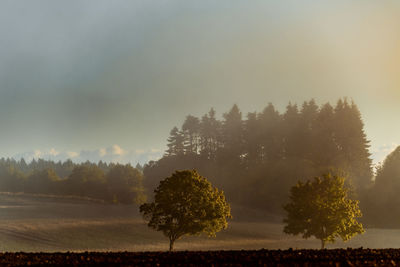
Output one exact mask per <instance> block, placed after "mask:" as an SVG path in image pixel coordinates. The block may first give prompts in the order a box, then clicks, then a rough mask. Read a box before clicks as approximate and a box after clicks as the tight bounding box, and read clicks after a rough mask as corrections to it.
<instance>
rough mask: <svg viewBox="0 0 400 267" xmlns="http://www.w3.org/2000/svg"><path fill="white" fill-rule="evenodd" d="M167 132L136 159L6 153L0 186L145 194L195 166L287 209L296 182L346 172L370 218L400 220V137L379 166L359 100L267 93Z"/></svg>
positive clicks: (248, 201)
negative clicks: (158, 152) (283, 102)
mask: <svg viewBox="0 0 400 267" xmlns="http://www.w3.org/2000/svg"><path fill="white" fill-rule="evenodd" d="M167 142H168V143H167V147H168V149H167V150H166V151H165V154H164V156H163V157H162V158H161V159H159V160H157V161H150V162H148V163H147V164H145V165H144V166H143V167H142V166H140V165H137V166H136V168H133V167H132V166H131V165H129V164H128V165H120V164H114V163H105V162H101V161H100V162H98V163H97V164H96V163H91V162H85V163H81V164H76V163H73V162H72V161H71V160H67V161H65V162H53V161H46V160H42V159H39V160H33V161H32V162H30V163H26V162H25V160H24V159H21V160H19V161H16V160H14V159H0V191H8V192H26V193H41V194H57V195H73V196H82V197H90V198H95V199H102V200H104V201H106V202H109V203H125V204H132V203H142V202H143V201H144V200H145V199H146V196H148V197H150V196H151V195H152V192H153V190H154V189H155V188H156V187H157V185H158V184H159V182H160V180H162V179H164V178H166V177H168V176H170V175H171V174H172V173H173V172H174V171H175V170H183V169H196V170H198V172H199V173H200V174H201V175H202V176H205V177H207V179H209V180H210V181H211V182H212V184H213V185H215V186H217V187H218V188H220V189H222V190H224V192H225V195H226V197H227V200H228V202H230V203H232V204H233V205H235V206H242V207H251V208H254V209H262V210H264V211H267V212H270V213H271V214H276V215H282V213H283V209H282V206H283V205H284V204H285V203H286V202H287V201H288V195H289V189H290V187H292V186H293V185H295V184H296V183H297V182H298V181H299V180H303V181H304V180H308V179H311V178H313V177H315V176H320V175H322V174H324V173H327V172H329V173H331V174H337V175H341V176H344V177H346V179H347V185H348V186H350V187H351V188H352V197H353V198H355V199H358V200H360V205H361V209H362V212H363V214H364V217H363V221H364V223H366V224H367V225H372V226H379V227H399V226H400V197H398V192H400V147H399V148H397V149H396V150H395V151H394V152H392V153H391V154H390V155H389V156H388V157H387V159H386V160H385V161H384V162H383V163H382V164H381V165H380V166H378V168H377V169H376V173H375V175H374V172H373V166H372V161H371V158H370V153H369V141H368V139H367V137H366V134H365V132H364V124H363V121H362V118H361V114H360V111H359V109H358V107H357V105H356V104H355V103H354V102H353V101H348V100H347V99H340V100H338V101H337V103H336V104H335V105H331V104H330V103H326V104H323V105H317V104H316V103H315V101H314V100H310V101H307V102H304V103H303V104H302V105H301V106H300V107H299V106H297V105H296V104H292V103H289V104H288V105H287V107H286V110H285V111H284V112H283V113H280V112H279V111H277V110H276V109H275V107H274V106H273V104H271V103H270V104H268V105H267V106H266V107H265V108H264V110H262V111H261V112H250V113H248V114H247V115H246V116H245V118H244V116H243V114H242V112H241V111H240V109H239V107H238V106H237V105H233V107H232V108H231V109H230V110H229V111H228V112H226V113H223V115H222V119H221V120H220V119H217V116H216V112H215V110H214V109H211V110H210V111H209V112H208V113H207V114H205V115H204V116H202V117H201V118H197V117H195V116H191V115H188V116H186V119H185V120H184V122H183V124H182V125H181V127H179V128H178V127H173V128H172V130H171V132H170V136H169V137H168V139H167ZM233 216H235V214H233Z"/></svg>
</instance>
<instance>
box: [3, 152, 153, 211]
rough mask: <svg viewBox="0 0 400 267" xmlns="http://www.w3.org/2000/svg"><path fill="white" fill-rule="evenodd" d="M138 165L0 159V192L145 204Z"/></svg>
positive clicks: (141, 175)
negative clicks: (134, 166)
mask: <svg viewBox="0 0 400 267" xmlns="http://www.w3.org/2000/svg"><path fill="white" fill-rule="evenodd" d="M142 181H143V174H142V172H141V166H140V165H137V168H133V167H132V166H130V165H129V164H128V165H121V164H114V163H105V162H102V161H100V162H99V163H97V164H95V163H91V162H85V163H81V164H76V163H73V162H72V161H71V160H67V161H65V162H61V161H60V162H53V161H50V160H43V159H38V160H35V159H34V160H32V161H31V162H30V163H26V162H25V160H24V159H21V160H19V161H16V160H14V159H4V158H2V159H0V191H3V192H24V193H35V194H54V195H64V196H65V195H69V196H78V197H87V198H93V199H99V200H104V201H105V202H109V203H123V204H132V203H142V202H143V201H145V199H146V196H145V194H144V188H143V185H142Z"/></svg>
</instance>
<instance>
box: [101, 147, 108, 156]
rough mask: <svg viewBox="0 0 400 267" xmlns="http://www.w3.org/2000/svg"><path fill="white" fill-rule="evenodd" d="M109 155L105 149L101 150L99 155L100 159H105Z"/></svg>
mask: <svg viewBox="0 0 400 267" xmlns="http://www.w3.org/2000/svg"><path fill="white" fill-rule="evenodd" d="M106 154H107V151H106V149H105V148H100V149H99V155H100V157H104V156H105V155H106Z"/></svg>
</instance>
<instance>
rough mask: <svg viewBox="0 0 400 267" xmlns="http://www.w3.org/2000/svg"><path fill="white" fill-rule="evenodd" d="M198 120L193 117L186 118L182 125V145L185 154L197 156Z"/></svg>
mask: <svg viewBox="0 0 400 267" xmlns="http://www.w3.org/2000/svg"><path fill="white" fill-rule="evenodd" d="M199 129H200V120H199V119H198V118H196V117H194V116H191V115H188V116H186V120H185V122H184V123H183V125H182V134H183V140H184V141H183V144H184V150H185V153H186V154H190V153H194V154H197V151H198V149H199Z"/></svg>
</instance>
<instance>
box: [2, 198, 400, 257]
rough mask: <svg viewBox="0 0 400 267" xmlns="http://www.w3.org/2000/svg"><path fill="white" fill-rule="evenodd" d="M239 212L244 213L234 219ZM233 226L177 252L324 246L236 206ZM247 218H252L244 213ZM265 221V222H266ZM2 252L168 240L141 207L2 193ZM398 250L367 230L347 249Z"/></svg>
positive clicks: (189, 241)
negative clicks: (143, 215) (148, 222)
mask: <svg viewBox="0 0 400 267" xmlns="http://www.w3.org/2000/svg"><path fill="white" fill-rule="evenodd" d="M235 211H237V212H239V213H240V214H242V215H241V216H235ZM232 213H233V215H234V219H233V220H231V221H230V223H229V228H228V229H227V230H225V231H222V232H220V233H218V234H217V237H216V238H207V237H203V236H200V237H185V238H183V239H181V240H179V241H177V243H176V249H177V250H222V249H224V250H228V249H229V250H231V249H235V250H240V249H261V248H265V249H287V248H319V246H320V242H319V241H318V240H315V239H308V240H304V239H302V238H301V237H293V236H288V235H285V234H283V233H282V229H283V225H282V224H281V223H280V218H276V217H271V216H268V215H266V214H262V212H259V211H252V210H245V209H239V208H235V207H234V208H233V211H232ZM245 214H247V215H245ZM262 218H265V220H263V219H262ZM0 240H1V242H0V251H10V252H15V251H27V252H39V251H43V252H53V251H162V250H166V249H167V248H168V242H167V239H166V238H165V237H164V236H163V235H162V234H161V233H159V232H155V231H153V230H151V229H149V228H148V227H147V226H146V225H145V223H144V221H143V220H142V218H141V216H140V214H139V213H138V210H137V207H135V206H126V205H108V204H102V203H96V202H93V201H90V200H81V199H73V198H56V197H41V196H27V195H14V194H6V193H1V194H0ZM361 246H363V247H365V248H366V247H368V248H391V247H393V248H399V247H400V230H384V229H367V231H366V233H365V234H364V235H360V236H357V237H355V238H353V239H352V240H350V241H349V242H347V243H343V242H337V243H335V244H329V245H328V248H343V247H361Z"/></svg>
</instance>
